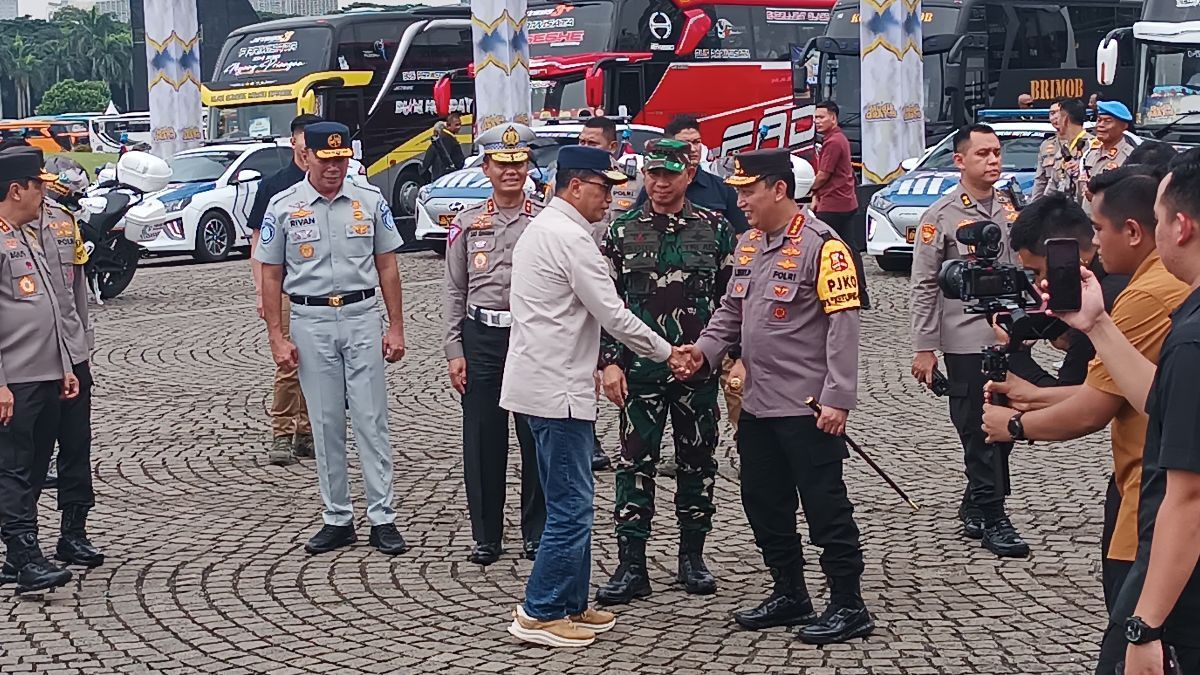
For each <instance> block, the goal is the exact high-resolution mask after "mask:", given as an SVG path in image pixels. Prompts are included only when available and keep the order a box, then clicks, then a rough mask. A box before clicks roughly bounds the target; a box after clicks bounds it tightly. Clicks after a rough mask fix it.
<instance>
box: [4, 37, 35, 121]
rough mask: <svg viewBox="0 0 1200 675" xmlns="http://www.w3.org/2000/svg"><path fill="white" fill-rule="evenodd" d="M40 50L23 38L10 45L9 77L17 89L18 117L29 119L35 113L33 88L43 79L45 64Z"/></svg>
mask: <svg viewBox="0 0 1200 675" xmlns="http://www.w3.org/2000/svg"><path fill="white" fill-rule="evenodd" d="M39 51H40V50H39V49H38V48H37V46H36V45H34V44H31V43H30V42H29V41H28V40H26V39H25V38H24V37H23V36H20V35H18V36H16V37H14V38H13V39H12V41H11V42H10V43H9V44H8V52H9V53H8V59H7V60H8V65H9V69H8V71H7V72H8V76H9V78H11V79H12V81H13V84H14V85H15V86H16V89H17V115H19V116H21V117H28V116H29V115H30V114H31V113H32V112H33V87H34V84H35V83H36V82H38V81H39V80H40V79H41V77H42V67H43V62H42V58H41V54H40V53H39Z"/></svg>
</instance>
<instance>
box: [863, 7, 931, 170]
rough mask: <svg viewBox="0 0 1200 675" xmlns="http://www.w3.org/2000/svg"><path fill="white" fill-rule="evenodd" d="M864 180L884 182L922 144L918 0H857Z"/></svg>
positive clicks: (919, 151)
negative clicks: (858, 3) (858, 7)
mask: <svg viewBox="0 0 1200 675" xmlns="http://www.w3.org/2000/svg"><path fill="white" fill-rule="evenodd" d="M859 16H860V21H859V37H860V39H861V41H862V47H861V55H862V59H861V68H862V75H861V77H862V80H861V81H862V98H861V105H862V110H861V111H860V112H861V114H862V117H861V118H860V120H861V124H862V162H863V172H862V174H863V182H864V183H888V182H890V181H892V180H893V179H895V178H896V177H898V176H899V175H900V174H902V173H904V169H902V168H901V167H900V163H901V162H903V161H904V160H906V159H908V158H910V157H919V156H920V155H921V153H922V152H924V150H925V86H924V83H923V80H924V76H923V68H922V65H921V0H881V1H878V2H877V1H876V0H861V3H860V9H859Z"/></svg>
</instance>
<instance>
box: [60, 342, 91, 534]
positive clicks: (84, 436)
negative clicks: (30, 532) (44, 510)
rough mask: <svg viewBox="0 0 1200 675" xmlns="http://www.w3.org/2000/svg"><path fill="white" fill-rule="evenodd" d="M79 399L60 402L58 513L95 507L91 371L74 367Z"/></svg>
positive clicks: (88, 367)
mask: <svg viewBox="0 0 1200 675" xmlns="http://www.w3.org/2000/svg"><path fill="white" fill-rule="evenodd" d="M74 371H75V377H77V378H79V395H78V396H76V397H75V398H73V399H71V400H69V401H63V402H62V421H61V422H60V423H59V428H58V509H59V510H60V511H61V510H62V509H63V507H66V506H81V507H83V508H86V509H90V508H92V507H93V506H95V505H96V493H95V492H94V491H93V490H92V369H91V367H90V366H89V365H88V362H87V361H84V362H83V363H79V364H76V365H75V367H74Z"/></svg>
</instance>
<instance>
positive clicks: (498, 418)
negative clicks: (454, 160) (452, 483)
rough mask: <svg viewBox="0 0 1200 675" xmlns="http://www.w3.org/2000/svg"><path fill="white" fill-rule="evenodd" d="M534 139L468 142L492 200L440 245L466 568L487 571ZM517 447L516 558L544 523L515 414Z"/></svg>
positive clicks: (531, 549) (497, 536) (501, 474)
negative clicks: (458, 433)
mask: <svg viewBox="0 0 1200 675" xmlns="http://www.w3.org/2000/svg"><path fill="white" fill-rule="evenodd" d="M534 138H536V136H535V135H534V133H533V131H532V130H531V129H530V128H529V127H527V126H525V125H523V124H517V123H508V122H506V123H503V124H500V125H499V126H495V127H492V128H491V129H489V130H487V131H486V132H484V133H482V134H480V135H479V137H478V138H476V139H475V141H476V143H478V144H479V145H480V146H481V147H482V148H483V172H484V174H485V175H487V177H488V179H489V180H490V181H491V184H492V196H491V197H489V198H488V199H487V200H485V201H483V202H482V203H480V204H477V205H475V206H472V207H471V208H469V209H466V210H464V211H462V212H460V213H459V214H458V215H457V216H456V217H455V218H454V222H453V223H452V224H451V225H450V232H449V235H448V239H447V244H446V294H445V319H446V337H445V341H444V344H445V352H446V360H447V361H448V362H449V369H450V384H451V386H453V387H454V389H455V391H457V392H458V393H459V394H461V395H462V408H463V473H464V478H465V483H466V488H467V510H468V511H469V512H470V514H471V535H472V536H473V537H474V539H475V548H474V550H472V551H471V554H470V555H469V556H468V560H470V561H471V562H473V563H475V564H477V565H490V564H492V563H494V562H496V561H497V560H499V559H500V554H501V553H503V546H502V542H503V534H504V496H505V485H506V482H507V481H506V480H505V478H506V477H507V474H508V411H507V410H504V409H503V408H501V407H500V387H501V384H502V381H503V375H504V361H505V358H506V357H507V356H508V336H509V331H510V328H511V327H512V314H510V313H509V306H508V292H509V283H510V281H511V280H512V253H513V248H514V247H516V245H517V240H518V239H519V238H520V237H521V234H522V233H523V232H524V231H525V227H526V226H527V225H528V224H529V221H530V219H531V218H533V216H535V215H537V213H538V212H540V211H541V210H542V207H541V204H540V203H538V202H534V201H533V200H531V199H529V198H527V197H526V196H525V178H526V175H527V174H528V171H529V142H530V141H532V140H533V139H534ZM514 417H515V418H516V419H515V422H516V427H517V442H518V444H519V445H520V446H521V536H522V538H523V540H524V546H523V552H524V554H525V557H526V558H527V559H529V560H533V559H535V558H536V557H537V550H538V542H539V541H540V540H541V538H542V529H543V528H544V527H545V525H546V499H545V497H544V496H543V494H542V488H541V481H539V480H538V467H537V454H536V446H535V445H534V441H533V432H532V431H530V429H529V423H528V422H527V421H526V420H525V418H524V416H522V415H514Z"/></svg>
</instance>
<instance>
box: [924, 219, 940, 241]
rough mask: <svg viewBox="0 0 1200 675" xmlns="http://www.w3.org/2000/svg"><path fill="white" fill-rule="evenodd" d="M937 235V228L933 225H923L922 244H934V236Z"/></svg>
mask: <svg viewBox="0 0 1200 675" xmlns="http://www.w3.org/2000/svg"><path fill="white" fill-rule="evenodd" d="M935 234H937V228H936V227H934V225H933V223H922V224H921V243H924V244H932V243H933V235H935Z"/></svg>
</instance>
